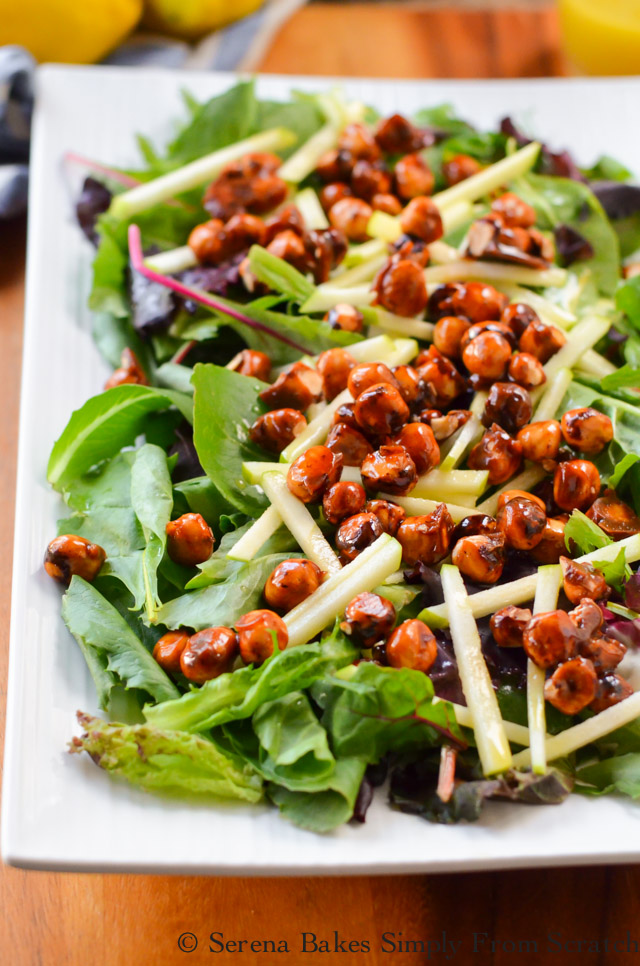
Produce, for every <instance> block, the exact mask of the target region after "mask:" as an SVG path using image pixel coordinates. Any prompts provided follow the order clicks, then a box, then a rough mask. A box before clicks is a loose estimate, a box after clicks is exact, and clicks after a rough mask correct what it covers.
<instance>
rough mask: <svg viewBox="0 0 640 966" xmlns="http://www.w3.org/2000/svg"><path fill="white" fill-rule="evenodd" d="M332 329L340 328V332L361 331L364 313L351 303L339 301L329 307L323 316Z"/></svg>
mask: <svg viewBox="0 0 640 966" xmlns="http://www.w3.org/2000/svg"><path fill="white" fill-rule="evenodd" d="M324 320H325V322H328V323H329V325H330V326H331V328H332V329H340V330H341V331H342V332H362V329H363V328H364V315H363V314H362V312H360V310H359V309H356V308H354V306H353V305H347V303H346V302H340V303H339V304H338V305H334V307H333V308H332V309H329V311H328V312H327V314H326V315H325V317H324Z"/></svg>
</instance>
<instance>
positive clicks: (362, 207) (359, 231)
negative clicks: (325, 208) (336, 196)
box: [329, 198, 373, 242]
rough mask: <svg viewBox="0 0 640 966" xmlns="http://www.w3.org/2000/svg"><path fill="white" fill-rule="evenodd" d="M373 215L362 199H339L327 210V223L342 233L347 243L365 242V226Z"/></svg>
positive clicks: (369, 206) (370, 208) (371, 209)
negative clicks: (347, 240)
mask: <svg viewBox="0 0 640 966" xmlns="http://www.w3.org/2000/svg"><path fill="white" fill-rule="evenodd" d="M372 214H373V208H372V207H371V205H369V204H367V202H366V201H363V200H362V198H341V199H340V201H336V203H335V204H334V205H332V206H331V208H330V209H329V221H330V222H331V224H332V225H333V227H334V228H338V229H340V231H343V232H344V233H345V235H346V236H347V238H348V239H349V241H353V242H363V241H366V240H367V237H368V236H367V225H368V224H369V219H370V218H371V215H372Z"/></svg>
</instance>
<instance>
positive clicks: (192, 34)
mask: <svg viewBox="0 0 640 966" xmlns="http://www.w3.org/2000/svg"><path fill="white" fill-rule="evenodd" d="M263 2H264V0H145V5H144V8H145V12H144V19H143V23H144V25H145V27H149V28H151V30H159V31H161V32H162V33H165V34H171V36H173V37H185V38H187V39H189V40H194V39H195V38H197V37H202V36H203V35H204V34H206V33H209V31H211V30H216V29H217V28H218V27H224V25H225V24H227V23H231V22H232V21H233V20H240V18H241V17H246V15H247V14H248V13H253V12H254V10H257V9H258V7H260V6H262V3H263Z"/></svg>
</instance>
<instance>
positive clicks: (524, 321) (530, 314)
mask: <svg viewBox="0 0 640 966" xmlns="http://www.w3.org/2000/svg"><path fill="white" fill-rule="evenodd" d="M500 321H501V322H504V323H505V324H506V325H508V326H509V328H510V329H511V331H512V332H513V334H514V335H515V337H516V339H519V338H520V336H521V335H522V333H523V332H524V330H525V329H526V328H527V326H528V325H530V323H531V322H539V321H540V318H539V316H538V313H537V312H536V311H535V309H532V308H531V306H530V305H526V304H525V303H524V302H513V303H512V304H511V305H507V307H506V308H505V309H503V310H502V313H501V315H500Z"/></svg>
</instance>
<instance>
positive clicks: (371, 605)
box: [340, 593, 396, 648]
mask: <svg viewBox="0 0 640 966" xmlns="http://www.w3.org/2000/svg"><path fill="white" fill-rule="evenodd" d="M344 616H345V619H344V621H343V623H342V624H341V625H340V626H341V628H342V630H343V631H344V632H345V633H346V634H349V636H350V637H351V638H352V639H353V640H354V641H355V643H356V644H358V646H359V647H362V648H369V647H372V646H373V645H374V644H375V643H376V642H377V641H384V640H385V639H386V637H387V636H388V634H389V633H390V632H391V630H392V629H393V625H394V624H395V622H396V611H395V607H394V606H393V604H392V603H391V601H389V600H386V598H384V597H380V596H379V595H378V594H370V593H364V594H358V596H357V597H354V598H353V600H352V601H350V602H349V603H348V604H347V608H346V610H345V612H344Z"/></svg>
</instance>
